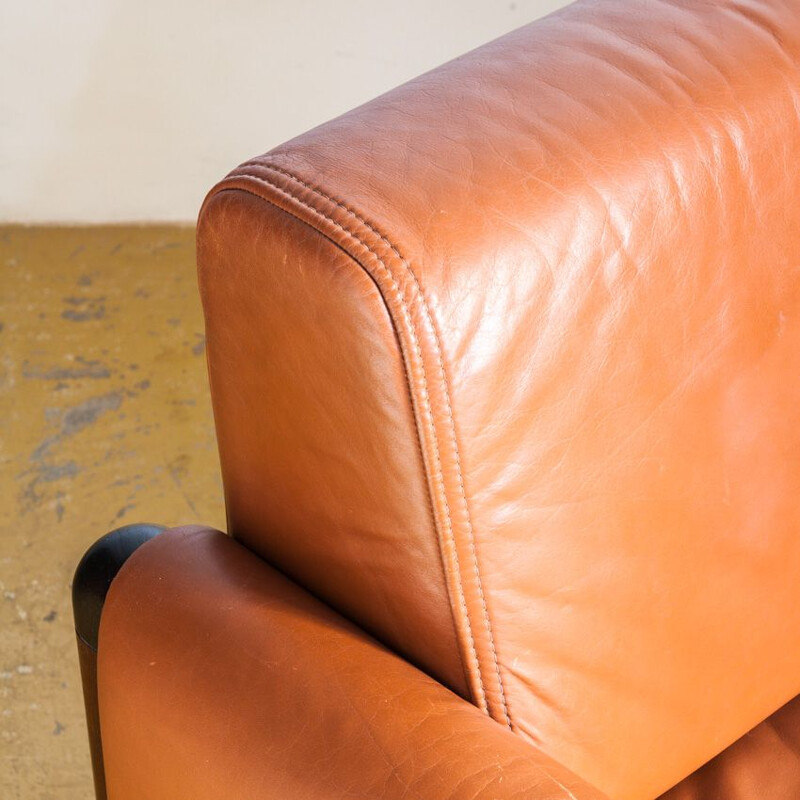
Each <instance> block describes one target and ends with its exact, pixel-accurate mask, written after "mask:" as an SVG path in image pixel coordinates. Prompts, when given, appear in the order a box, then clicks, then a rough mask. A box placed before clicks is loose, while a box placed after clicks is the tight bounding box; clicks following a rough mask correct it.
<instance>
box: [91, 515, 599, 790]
mask: <svg viewBox="0 0 800 800" xmlns="http://www.w3.org/2000/svg"><path fill="white" fill-rule="evenodd" d="M100 644H101V646H100V656H99V662H98V670H99V675H100V717H101V727H102V733H103V749H104V753H105V760H106V767H107V774H108V792H109V797H110V798H111V800H222V798H224V800H254V798H285V799H286V800H305V799H308V800H312V799H313V800H328V799H329V800H341V798H345V797H353V798H372V799H373V800H401V798H403V799H404V800H406V799H407V798H419V800H523V798H525V800H603V798H602V795H601V794H600V793H599V792H597V791H595V790H594V789H592V788H591V787H589V786H588V785H586V784H585V783H584V782H583V781H581V780H579V779H577V778H576V777H575V776H574V775H572V774H570V772H569V771H567V770H565V769H564V768H563V767H560V766H559V765H558V764H556V763H555V762H554V761H553V760H552V759H550V758H548V757H547V756H545V755H544V754H542V753H540V752H538V751H536V750H535V749H533V748H531V747H530V746H529V745H528V744H527V743H525V742H524V741H522V740H521V739H520V738H519V737H516V736H514V735H513V734H512V733H510V732H509V731H508V730H505V729H503V728H502V727H501V726H499V725H497V724H495V723H494V722H492V721H491V720H490V719H488V718H487V717H486V716H485V715H483V714H481V712H480V711H479V710H478V709H476V708H475V707H474V706H472V705H470V704H469V703H467V702H466V701H464V700H462V699H461V698H459V697H457V696H456V695H455V694H452V693H451V692H449V691H448V690H447V689H445V688H444V687H443V686H441V685H440V684H438V683H437V682H436V681H434V680H433V679H431V678H429V677H428V676H426V675H425V674H423V673H422V672H420V671H418V670H416V669H415V668H413V667H412V666H410V665H409V664H408V663H406V662H405V661H403V660H401V659H400V658H398V657H397V656H395V655H394V654H392V653H390V652H389V651H387V650H386V649H385V648H383V647H382V646H381V645H378V644H377V643H376V642H375V641H374V640H372V639H370V638H369V637H368V636H366V635H365V634H364V633H363V632H362V631H360V630H359V629H358V628H356V627H355V626H354V625H352V624H350V623H349V622H346V621H345V620H344V619H343V618H342V617H340V616H338V615H337V614H335V613H333V612H332V611H331V610H330V609H329V608H327V607H326V606H324V605H323V604H321V603H320V602H319V601H317V600H315V599H314V598H312V597H311V596H310V595H309V594H308V593H306V592H304V591H303V590H302V589H300V588H299V587H297V586H296V585H294V584H292V583H291V582H289V581H288V580H287V579H286V578H284V577H283V576H281V575H279V574H278V573H277V572H276V571H275V570H273V569H271V568H270V567H269V566H267V565H266V563H264V562H263V561H262V560H261V559H260V558H258V557H257V556H255V555H253V554H252V553H251V552H249V551H248V550H246V549H245V548H244V547H243V546H242V545H240V544H237V543H236V542H233V541H232V540H231V539H230V538H228V537H227V536H224V535H223V534H221V533H219V532H217V531H212V530H208V529H203V528H185V529H175V530H172V531H167V532H165V533H163V534H161V535H160V536H158V537H157V538H155V539H153V540H152V541H151V542H148V543H147V544H146V545H144V546H143V547H141V548H140V549H139V550H137V552H136V553H135V554H134V555H133V556H132V557H131V558H130V560H129V561H128V562H127V563H126V564H125V566H124V567H123V568H122V571H121V572H120V574H119V576H118V577H117V579H116V580H115V581H114V583H113V584H112V587H111V591H110V593H109V596H108V600H107V603H106V607H105V610H104V612H103V617H102V623H101V630H100Z"/></svg>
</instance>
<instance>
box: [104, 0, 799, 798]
mask: <svg viewBox="0 0 800 800" xmlns="http://www.w3.org/2000/svg"><path fill="white" fill-rule="evenodd" d="M799 117H800V3H798V2H797V0H579V2H577V3H575V4H573V5H571V6H569V7H567V8H565V9H563V10H561V11H559V12H557V13H556V14H553V15H551V16H549V17H547V18H545V19H543V20H540V21H538V22H536V23H534V24H532V25H529V26H527V27H524V28H522V29H520V30H518V31H515V32H513V33H511V34H509V35H507V36H504V37H502V38H501V39H498V40H497V41H495V42H492V43H490V44H488V45H486V46H484V47H481V48H479V49H478V50H475V51H473V52H472V53H469V54H467V55H465V56H462V57H461V58H458V59H456V60H455V61H452V62H450V63H449V64H446V65H444V66H442V67H440V68H438V69H436V70H434V71H432V72H430V73H428V74H426V75H423V76H421V77H420V78H417V79H415V80H413V81H411V82H410V83H408V84H405V85H404V86H401V87H399V88H397V89H395V90H393V91H391V92H389V93H387V94H386V95H383V96H382V97H379V98H377V99H376V100H374V101H372V102H370V103H367V104H366V105H364V106H362V107H360V108H358V109H355V110H354V111H352V112H350V113H348V114H345V115H344V116H342V117H339V118H338V119H335V120H333V121H331V122H329V123H326V124H325V125H322V126H320V127H318V128H315V129H314V130H312V131H310V132H309V133H307V134H304V135H303V136H300V137H298V138H297V139H294V140H292V141H290V142H288V143H287V144H285V145H282V146H281V147H278V148H276V149H275V150H273V151H271V152H269V153H267V154H265V155H263V156H260V157H257V158H254V159H252V160H250V161H248V162H246V163H245V164H243V165H242V166H241V167H239V168H237V169H236V170H234V171H233V172H232V173H231V174H230V175H229V176H228V177H227V178H225V179H224V180H223V181H221V182H220V183H219V184H218V185H217V186H216V187H215V188H214V189H213V190H212V191H211V193H210V194H209V196H208V198H207V200H206V202H205V204H204V206H203V209H202V211H201V214H200V218H199V221H198V239H197V245H198V267H199V276H200V288H201V294H202V298H203V304H204V309H205V314H206V327H207V354H208V361H209V372H210V381H211V390H212V397H213V402H214V409H215V419H216V425H217V432H218V439H219V446H220V455H221V463H222V471H223V479H224V484H225V493H226V504H227V509H228V520H229V530H230V533H231V534H232V536H233V537H234V539H236V540H238V544H234V543H227V541H226V542H225V543H223V540H221V539H220V538H219V537H218V536H216V535H212V534H209V533H191V534H188V533H183V534H175V535H170V536H169V537H167V538H165V539H163V540H159V538H157V539H156V540H154V541H153V542H149V543H148V544H146V545H143V546H142V548H141V552H140V551H137V552H136V553H135V554H134V556H132V557H131V560H130V565H127V564H126V566H125V567H123V571H122V572H121V573H120V576H119V577H118V579H117V580H115V581H114V583H113V584H112V590H111V594H110V596H109V601H108V604H107V608H106V609H105V610H104V612H103V621H102V623H101V635H100V648H99V651H100V655H99V658H100V663H99V683H100V717H101V731H102V738H103V745H104V751H107V754H106V758H107V770H106V772H107V779H108V783H109V787H110V794H109V796H110V798H111V800H126V798H129V797H130V798H133V797H135V796H137V793H136V790H135V789H134V788H133V787H134V785H135V781H136V780H141V781H143V782H144V783H143V784H142V785H147V787H148V790H149V794H148V792H145V791H144V790H142V791H141V792H140V793H139V794H138V796H139V797H144V796H146V797H148V798H153V800H160V798H162V797H163V798H167V797H181V796H186V797H189V796H192V797H201V798H202V797H206V796H207V797H212V796H216V797H238V796H242V797H244V796H248V795H247V791H248V790H250V789H253V787H259V788H260V787H265V786H267V785H268V782H269V781H274V784H272V785H274V787H276V788H275V791H276V792H277V794H276V795H275V796H282V797H283V796H285V797H292V796H295V795H294V794H292V792H294V793H295V794H296V795H297V796H300V797H328V796H331V797H333V796H337V791H338V796H342V794H348V795H350V796H356V797H365V798H366V797H371V796H373V795H375V796H378V797H382V796H395V795H394V794H392V793H393V792H394V793H395V794H397V796H399V794H398V793H402V791H401V789H400V788H398V785H401V784H402V783H403V782H405V783H407V784H409V786H410V787H411V788H410V789H409V790H408V791H409V792H410V793H411V794H412V795H413V793H415V792H416V793H417V794H419V795H420V796H424V797H431V798H433V799H434V800H436V798H438V797H439V796H442V797H450V796H453V797H455V796H462V794H461V793H462V792H463V796H465V797H469V796H472V794H474V793H476V792H478V793H479V792H481V791H483V792H486V793H487V794H486V796H487V797H489V796H503V797H504V796H505V795H504V794H500V792H501V789H500V788H498V787H499V783H498V784H494V783H491V784H487V783H486V782H485V780H484V779H485V774H484V773H482V772H480V771H481V769H483V768H488V767H487V763H489V764H492V765H495V764H498V763H499V764H501V765H504V766H502V771H503V774H504V775H508V776H509V777H508V778H507V779H506V778H504V781H505V780H508V782H509V783H508V785H506V786H504V787H503V788H502V791H509V792H511V795H509V796H513V794H514V792H515V791H516V792H519V793H520V796H521V795H522V794H525V796H526V797H534V798H538V796H539V795H537V794H536V792H540V791H545V792H547V791H551V792H555V791H556V790H557V788H558V787H557V786H554V785H553V784H552V783H549V782H548V781H546V780H545V779H544V778H542V779H541V780H539V779H534V778H533V777H532V776H531V773H529V772H526V771H525V770H526V769H527V767H524V766H523V764H525V763H528V762H530V765H532V766H531V767H530V769H531V770H533V773H534V774H536V775H539V773H538V771H536V770H534V767H535V765H537V764H539V763H541V764H543V765H544V769H545V770H546V771H547V772H548V773H551V774H555V773H554V772H553V770H555V769H556V767H554V766H553V764H554V763H557V764H561V765H563V768H565V769H566V770H567V771H568V772H566V773H562V772H561V771H559V772H558V775H564V776H565V777H564V778H563V779H562V778H557V780H559V781H560V782H561V783H564V782H565V781H567V783H569V781H572V780H573V779H572V778H571V777H569V776H570V775H571V774H574V775H576V776H580V779H581V780H583V781H586V782H587V784H589V785H591V786H595V787H597V789H598V790H600V791H601V792H603V793H605V794H606V795H607V796H608V797H609V798H611V800H652V798H654V797H656V796H659V795H662V794H663V793H664V792H669V794H667V795H666V798H669V800H719V799H720V798H724V800H756V798H757V799H758V800H763V798H772V797H775V798H778V797H787V798H790V797H795V796H800V791H798V779H797V772H798V766H800V759H799V758H798V740H799V739H800V715H799V714H798V711H797V705H796V703H797V702H798V701H796V700H794V698H796V697H797V696H798V695H800V581H798V575H800V535H799V534H800V377H799V376H800V256H798V253H800V214H798V212H797V198H798V197H800V168H799V167H798V164H799V163H800V120H799ZM232 124H235V121H234V122H232ZM242 545H244V547H242ZM172 548H175V550H174V552H173V550H172ZM245 548H246V550H245ZM195 549H196V550H197V555H193V553H194V551H195ZM262 560H263V561H265V562H267V563H268V564H270V565H272V567H274V568H275V569H276V570H278V571H279V572H281V573H283V574H284V575H286V576H287V577H288V578H289V579H291V580H292V581H294V582H295V583H297V584H299V585H300V586H302V587H303V589H304V590H306V591H308V592H309V593H310V594H312V595H314V596H315V597H316V598H318V599H319V600H320V601H322V603H323V604H325V605H327V606H329V607H330V609H332V611H323V610H322V606H321V605H318V604H316V603H312V602H311V601H310V600H308V599H302V600H301V598H305V595H302V593H299V590H297V589H290V588H289V587H290V584H289V583H287V582H285V581H283V579H280V580H279V579H278V578H277V575H276V573H274V572H272V571H271V570H270V569H269V568H267V567H266V566H265V565H263V564H262V563H261V561H262ZM237 576H238V577H237ZM173 586H177V588H175V589H173V588H172V587H173ZM237 587H238V590H237ZM161 593H164V596H165V599H164V601H163V604H161V605H160V604H159V602H158V601H157V597H158V596H159V595H160V594H161ZM140 595H142V597H143V599H141V600H140V599H138V598H139V597H140ZM334 612H335V613H334ZM336 613H338V614H339V615H341V617H343V618H347V619H349V620H351V621H352V622H353V623H354V624H355V625H356V626H358V629H360V630H363V631H364V632H365V633H364V634H361V633H358V632H357V629H356V628H351V627H349V625H347V626H345V623H343V622H341V621H340V617H337V616H336ZM160 614H163V615H164V622H163V624H161V623H159V622H158V620H159V618H160V617H159V615H160ZM138 615H143V618H142V619H137V617H138ZM153 626H155V628H156V630H155V632H148V631H150V629H152V628H153ZM342 631H346V633H342ZM368 636H371V637H374V639H375V640H378V641H380V642H381V643H382V645H383V646H385V647H386V648H387V649H388V651H391V652H393V653H395V654H397V655H396V656H390V655H389V653H388V651H387V650H382V649H381V648H379V647H378V646H377V645H375V644H374V643H373V642H372V640H371V639H369V638H368ZM150 637H152V640H151V638H150ZM342 637H344V638H342ZM140 653H141V655H140ZM351 653H352V655H350V654H351ZM356 653H357V655H355V654H356ZM398 656H399V657H398ZM151 662H153V663H152V665H151ZM405 662H410V665H413V667H412V666H410V665H408V664H406V663H405ZM423 673H424V674H427V675H428V676H430V678H424V677H423ZM129 687H130V688H129ZM444 687H446V688H444ZM448 690H452V694H451V693H450V692H449V691H448ZM128 691H130V695H128V694H127V693H128ZM382 693H384V695H383V699H382V700H381V696H382ZM457 696H460V698H461V699H458V698H457ZM464 701H469V703H471V704H473V705H474V706H475V707H476V710H473V709H471V708H470V707H469V705H468V704H467V703H465V702H464ZM364 704H365V705H364ZM398 704H399V705H398ZM787 704H788V705H787ZM389 708H394V709H400V710H399V711H393V712H391V713H390V711H389V710H388V709H389ZM428 708H431V709H434V711H433V719H434V720H435V722H433V723H429V722H427V720H428V719H429V717H428V715H427V713H426V709H428ZM348 709H349V711H348ZM451 709H452V715H451ZM779 709H780V710H779ZM481 712H483V713H484V717H485V719H484V718H482V717H481V716H480V713H481ZM151 716H155V717H157V720H158V721H157V722H156V723H154V724H155V725H156V728H155V730H156V733H157V735H156V736H155V737H151V736H150V735H148V732H147V724H146V723H147V720H148V719H149V718H150V717H151ZM489 718H491V719H489ZM132 721H133V722H132ZM423 721H424V722H423ZM504 728H505V729H507V730H504ZM151 731H152V729H151ZM749 731H750V732H751V733H748V732H749ZM512 734H517V736H514V735H512ZM417 737H419V738H417ZM484 737H486V738H485V739H484ZM159 742H160V746H159ZM126 752H130V753H133V754H135V755H136V757H137V758H140V757H141V759H143V762H142V763H144V764H146V765H147V767H146V769H144V770H142V769H141V768H140V769H139V771H138V772H137V771H136V767H135V765H134V764H133V763H132V762H133V761H134V760H135V759H130V758H129V757H128V756H126V755H125V754H126ZM379 752H380V753H382V754H383V755H382V756H379V755H378V753H379ZM219 756H221V757H219ZM498 759H499V761H498ZM543 759H544V760H543ZM548 759H552V762H551V761H550V760H548ZM512 765H513V766H512ZM506 767H508V771H507V772H506ZM561 769H562V768H561V767H559V768H558V770H561ZM362 770H363V771H365V774H364V776H363V777H358V776H359V775H360V771H362ZM472 770H478V773H480V776H479V777H475V775H474V774H473V772H472ZM518 770H519V771H518ZM451 771H452V772H451ZM134 773H135V774H134ZM492 774H493V775H495V776H497V775H498V774H499V773H492ZM240 776H241V780H242V781H243V784H242V786H239V785H238V782H239V780H240ZM427 780H431V781H433V785H430V784H428V783H425V781H427ZM497 780H498V782H499V777H498V778H497ZM537 780H538V782H537ZM247 781H252V783H247ZM313 781H316V783H314V782H313ZM418 781H419V783H418ZM526 781H530V786H529V787H528V788H529V791H528V792H526V791H525V790H524V789H523V785H524V784H525V782H526ZM395 782H399V783H395ZM681 782H683V783H681ZM567 783H565V785H567ZM184 786H188V787H189V788H183V787H184ZM569 786H570V787H571V786H572V783H569ZM223 787H224V789H223ZM575 787H576V788H575V789H571V788H570V789H569V791H572V792H573V793H574V796H575V797H577V798H583V797H584V796H592V795H591V791H592V790H591V789H588V788H586V787H585V786H584V785H583V784H581V783H580V782H578V783H576V784H575ZM345 789H346V790H347V791H345ZM253 790H254V789H253ZM278 790H280V791H278ZM670 790H671V791H670ZM495 791H497V792H498V794H497V795H495V794H494V792H495ZM181 792H183V794H181ZM204 792H205V794H203V793H204ZM383 792H386V793H387V794H383ZM239 793H241V794H239ZM249 796H253V794H252V793H251V794H250V795H249ZM544 796H547V795H544ZM554 796H559V795H557V794H556V795H554ZM566 796H567V797H569V794H567V795H566Z"/></svg>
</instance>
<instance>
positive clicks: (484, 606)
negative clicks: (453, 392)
mask: <svg viewBox="0 0 800 800" xmlns="http://www.w3.org/2000/svg"><path fill="white" fill-rule="evenodd" d="M242 166H243V167H245V168H246V167H256V168H261V169H266V170H271V171H273V172H276V173H278V174H280V175H284V176H285V177H287V178H289V179H290V180H292V181H294V182H295V183H297V184H299V185H301V186H303V187H305V188H306V189H308V190H309V191H311V192H312V193H313V194H316V195H318V196H320V197H322V198H324V199H325V200H328V201H329V202H331V203H333V204H334V205H336V206H337V207H339V208H341V209H343V210H344V211H346V212H347V213H348V214H350V215H351V216H352V217H354V218H355V219H356V220H358V221H359V222H360V223H361V224H362V225H364V226H365V227H366V228H367V229H368V230H370V231H371V232H372V233H374V234H375V235H376V236H377V237H378V238H379V239H380V240H381V241H382V242H383V243H384V244H385V245H387V246H388V247H389V248H390V249H391V251H392V252H393V253H394V254H395V255H396V256H397V258H398V259H399V260H400V263H401V265H402V266H403V267H404V268H405V270H406V272H407V273H408V274H409V275H410V276H411V278H412V280H413V281H414V285H415V286H416V289H417V294H418V297H419V299H420V305H421V306H422V309H423V310H424V313H425V316H426V318H427V321H428V324H429V325H430V328H431V331H432V334H433V340H434V345H435V349H436V357H437V361H438V368H439V377H440V379H441V381H442V388H443V389H444V391H443V394H444V399H445V404H446V408H447V415H448V421H449V427H450V431H451V435H452V440H453V449H454V455H455V464H456V475H457V478H458V487H459V493H460V495H461V501H462V503H463V506H464V511H465V518H466V523H467V531H468V534H469V539H468V541H469V548H470V556H471V560H472V566H473V570H474V575H475V582H476V586H477V589H478V597H479V599H480V603H481V607H482V611H483V618H484V624H485V627H486V633H487V641H488V645H489V652H490V653H491V657H492V661H493V663H494V668H495V672H496V674H497V681H498V689H499V694H500V701H501V704H502V710H503V716H504V718H505V720H504V721H505V723H506V725H508V727H512V728H513V725H512V722H511V718H510V714H509V710H508V703H507V701H506V697H505V691H504V688H503V678H502V674H501V671H500V664H499V661H498V658H497V650H496V648H495V644H494V637H493V634H492V626H491V621H490V618H489V609H488V605H487V602H486V596H485V593H484V590H483V582H482V579H481V575H480V568H479V564H478V554H477V548H476V544H475V531H474V528H473V525H472V519H471V514H470V510H469V503H468V502H467V495H466V489H465V486H464V479H463V474H462V468H461V457H460V453H459V447H458V438H457V434H456V428H455V416H454V414H453V408H452V404H451V401H450V386H449V382H448V379H447V374H446V372H445V369H444V357H443V351H442V347H441V341H440V339H439V334H438V331H437V328H436V325H435V324H434V321H433V316H432V314H431V311H430V308H429V307H428V303H427V301H426V299H425V294H424V292H423V291H422V286H421V284H420V281H419V279H418V277H417V275H416V273H415V271H414V270H413V268H412V267H411V264H410V263H409V261H408V260H407V259H406V258H405V257H404V256H403V255H402V254H401V253H400V251H399V249H398V248H397V247H396V246H395V245H394V244H393V243H392V242H391V241H390V240H389V239H388V238H387V237H386V236H385V235H384V234H383V233H381V232H380V231H379V230H378V229H377V228H376V227H375V226H374V225H372V224H371V223H370V222H368V221H367V220H366V219H364V218H363V217H362V216H361V215H360V214H359V213H358V212H356V211H355V210H353V209H352V208H350V207H349V206H348V205H346V204H345V203H343V202H341V201H340V200H337V199H336V198H334V197H331V196H330V195H329V194H327V193H325V192H324V191H322V190H321V189H319V188H318V187H316V186H313V185H312V184H310V183H307V182H306V181H304V180H302V179H301V178H299V177H297V176H296V175H294V174H293V173H292V172H289V171H288V170H285V169H283V168H281V167H278V166H275V165H273V164H267V163H263V162H247V163H245V164H243V165H242ZM239 175H241V176H242V177H247V178H250V179H253V180H256V181H259V182H263V183H265V184H266V185H268V186H270V187H272V188H273V189H275V190H276V191H278V192H281V193H282V194H285V195H286V196H288V197H289V198H291V199H292V200H294V201H295V202H298V203H300V204H301V205H303V206H305V207H306V208H308V209H309V210H311V211H313V212H314V213H316V214H319V215H320V216H321V217H322V218H324V219H325V220H327V221H328V222H329V223H331V224H332V225H333V226H334V227H335V228H337V229H338V230H341V231H342V232H343V233H344V234H345V235H347V236H349V237H350V238H352V239H354V240H355V241H356V242H357V243H358V244H360V245H361V246H362V247H364V248H365V249H366V250H367V251H368V252H369V253H371V254H372V255H373V256H374V257H375V259H376V260H377V261H378V263H379V264H380V266H381V267H382V268H383V269H384V270H385V272H386V274H387V275H388V277H389V279H390V281H391V283H392V286H393V288H394V290H395V292H396V294H397V296H398V299H399V301H400V305H401V308H402V311H403V315H404V317H405V319H406V323H407V325H408V328H409V331H410V332H411V334H412V339H413V346H414V349H415V351H416V355H417V358H418V359H419V363H420V368H421V372H422V381H423V386H422V390H423V396H424V399H425V403H426V407H427V411H428V413H429V414H430V415H431V419H433V407H432V404H431V401H430V395H429V393H428V388H427V373H426V370H425V363H424V358H423V355H422V351H421V348H420V345H419V339H418V336H417V332H416V329H415V327H414V325H413V322H412V318H411V314H410V312H409V310H408V307H407V305H406V302H405V298H404V297H403V293H402V290H401V289H400V286H399V284H398V282H397V279H396V278H395V276H394V274H393V273H392V271H391V269H390V268H389V267H388V266H387V265H386V263H385V261H384V260H383V259H382V258H381V257H380V256H379V255H378V254H377V253H376V252H375V251H374V250H373V249H372V248H371V247H370V246H369V245H368V244H367V243H366V242H364V241H363V240H362V239H361V237H359V236H357V235H356V234H354V233H353V232H352V231H350V230H348V229H347V228H345V227H344V226H343V225H341V224H340V223H338V222H337V221H336V220H334V219H332V218H331V217H330V216H328V215H327V214H325V213H324V212H322V211H320V210H319V209H317V208H314V207H313V206H311V205H309V204H308V203H305V202H304V201H303V200H301V199H300V198H298V197H296V196H295V195H293V194H292V193H290V192H287V191H286V190H284V189H282V188H281V187H279V186H277V185H276V184H275V183H273V182H272V181H268V180H266V179H265V178H262V177H260V176H257V175H252V174H249V173H239ZM229 177H231V178H234V179H235V178H236V177H238V176H237V175H236V174H234V175H231V176H229ZM433 430H434V436H433V441H434V443H435V457H436V465H437V468H438V470H439V474H440V476H441V479H442V481H443V479H444V470H443V467H442V462H441V456H440V454H439V444H438V440H437V437H436V435H435V427H434V428H433ZM442 497H443V500H444V506H445V510H446V511H447V517H448V520H447V522H448V527H449V529H450V534H451V536H452V535H453V530H454V528H453V521H452V514H451V512H450V507H449V503H448V501H447V496H446V492H443V495H442ZM453 556H454V561H455V565H456V568H457V570H458V572H459V593H460V595H461V596H460V601H461V602H460V605H461V607H462V611H463V613H464V616H465V620H466V623H467V628H468V633H469V636H470V648H471V650H472V655H473V658H474V660H475V663H476V665H477V666H478V676H477V677H478V681H479V683H480V685H481V691H482V692H483V694H484V699H485V688H484V687H483V680H482V678H481V675H480V672H481V670H480V659H479V658H478V654H477V648H476V645H475V640H474V637H473V635H472V631H471V623H470V620H469V612H468V609H467V606H466V596H465V594H464V589H463V585H461V578H460V572H461V569H460V566H459V558H458V553H457V549H456V548H454V550H453Z"/></svg>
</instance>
